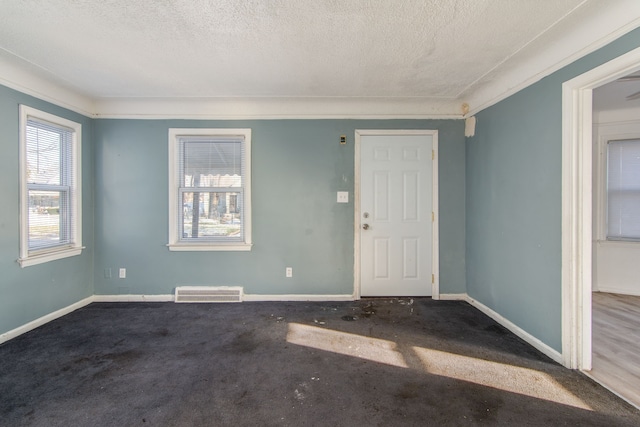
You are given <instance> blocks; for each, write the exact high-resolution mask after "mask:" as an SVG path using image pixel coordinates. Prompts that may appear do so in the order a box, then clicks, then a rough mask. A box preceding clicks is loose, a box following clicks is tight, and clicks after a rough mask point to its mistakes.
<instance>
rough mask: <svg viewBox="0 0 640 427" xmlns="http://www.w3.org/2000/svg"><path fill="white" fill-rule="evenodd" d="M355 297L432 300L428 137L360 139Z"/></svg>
mask: <svg viewBox="0 0 640 427" xmlns="http://www.w3.org/2000/svg"><path fill="white" fill-rule="evenodd" d="M359 143H360V146H359V149H360V150H359V151H360V153H359V154H360V201H359V202H360V203H359V209H356V210H359V212H358V213H357V214H359V217H360V218H359V224H356V225H358V227H359V237H360V295H361V296H430V295H432V280H433V276H432V274H433V273H434V269H433V241H434V240H433V239H434V235H433V231H434V230H433V225H434V221H433V220H434V216H435V212H434V206H433V205H434V203H433V199H434V198H433V187H434V176H433V175H434V174H433V172H434V167H433V162H434V160H433V158H434V155H433V153H434V151H433V148H434V147H433V135H428V134H421V135H420V134H419V135H413V134H386V135H371V134H363V135H359Z"/></svg>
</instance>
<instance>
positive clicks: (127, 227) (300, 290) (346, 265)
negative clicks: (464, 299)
mask: <svg viewBox="0 0 640 427" xmlns="http://www.w3.org/2000/svg"><path fill="white" fill-rule="evenodd" d="M170 127H213V128H215V127H241V128H244V127H247V128H251V129H252V178H253V186H252V193H253V197H252V205H253V242H254V246H253V249H252V251H251V252H170V251H169V250H168V249H167V248H166V244H167V241H168V225H167V222H168V212H167V210H168V209H167V203H168V189H167V182H168V172H167V164H168V158H167V157H168V154H167V146H168V140H167V138H168V129H169V128H170ZM388 128H392V129H393V128H395V129H438V130H439V151H440V164H439V166H440V175H439V176H440V218H441V219H440V248H441V256H440V272H441V278H440V280H441V282H440V283H441V292H443V293H461V292H465V289H466V286H465V274H464V271H465V265H464V252H465V233H464V224H465V218H464V212H465V207H464V204H465V196H464V194H465V188H464V186H465V180H464V173H465V172H464V165H465V161H464V156H465V142H464V136H463V122H462V121H455V120H444V121H429V120H389V121H375V120H367V121H364V120H260V121H201V120H200V121H183V120H169V121H166V120H97V121H96V122H95V144H96V145H95V155H96V222H95V224H96V229H95V230H96V263H95V293H96V294H169V293H172V292H173V289H174V288H175V286H176V285H241V286H244V288H245V292H246V293H250V294H351V293H352V292H353V264H354V259H353V238H354V234H353V185H354V184H353V179H354V144H353V142H354V133H355V130H356V129H388ZM342 134H345V135H347V136H348V141H349V142H348V144H347V145H346V146H341V145H340V144H339V137H340V135H342ZM339 190H347V191H349V193H350V195H351V200H350V203H349V204H337V203H336V192H337V191H339ZM119 267H126V268H127V278H126V279H118V278H117V269H118V268H119ZM285 267H293V272H294V275H293V278H289V279H287V278H285V277H284V269H285ZM105 269H111V271H112V276H111V278H106V277H105Z"/></svg>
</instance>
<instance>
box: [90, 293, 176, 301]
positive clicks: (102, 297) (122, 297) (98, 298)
mask: <svg viewBox="0 0 640 427" xmlns="http://www.w3.org/2000/svg"><path fill="white" fill-rule="evenodd" d="M173 301H174V295H173V294H165V295H94V296H93V302H173Z"/></svg>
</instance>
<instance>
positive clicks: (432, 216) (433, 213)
mask: <svg viewBox="0 0 640 427" xmlns="http://www.w3.org/2000/svg"><path fill="white" fill-rule="evenodd" d="M435 220H436V214H435V212H431V222H433V221H435Z"/></svg>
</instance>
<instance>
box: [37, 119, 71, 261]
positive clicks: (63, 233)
mask: <svg viewBox="0 0 640 427" xmlns="http://www.w3.org/2000/svg"><path fill="white" fill-rule="evenodd" d="M73 132H74V131H73V129H68V128H66V127H63V126H59V125H55V124H52V123H47V122H45V121H41V120H37V119H35V118H32V117H28V118H27V124H26V153H27V170H26V173H27V177H26V179H27V192H28V204H29V216H28V220H27V221H28V230H29V232H28V238H29V250H30V251H32V250H37V249H43V248H47V247H52V246H60V245H69V244H70V243H71V242H72V240H73V237H74V236H75V234H76V233H75V221H74V218H73V210H72V209H71V203H72V198H73V197H74V194H73V191H74V188H75V186H76V185H75V184H76V176H75V175H74V173H73V171H74V168H73V167H72V164H73V155H72V153H73V150H72V142H73Z"/></svg>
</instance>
